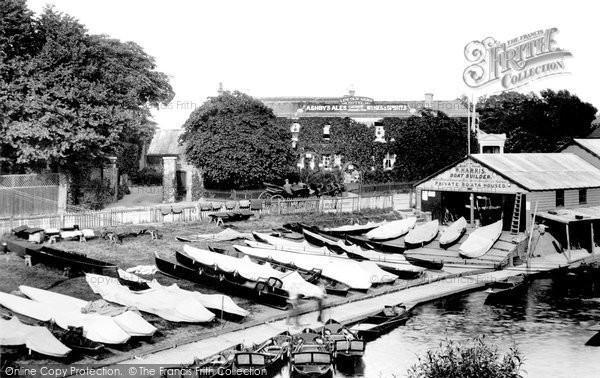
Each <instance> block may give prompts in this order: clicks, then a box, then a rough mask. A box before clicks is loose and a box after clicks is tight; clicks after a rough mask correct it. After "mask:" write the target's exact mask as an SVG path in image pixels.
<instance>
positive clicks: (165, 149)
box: [146, 129, 184, 156]
mask: <svg viewBox="0 0 600 378" xmlns="http://www.w3.org/2000/svg"><path fill="white" fill-rule="evenodd" d="M182 133H183V130H182V129H174V130H160V129H159V130H156V132H155V133H154V137H152V142H150V146H149V147H148V153H147V154H146V155H148V156H179V155H181V154H183V153H184V148H183V146H182V145H180V144H179V137H180V136H181V134H182Z"/></svg>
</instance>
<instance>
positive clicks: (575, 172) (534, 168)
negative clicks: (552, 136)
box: [471, 153, 600, 190]
mask: <svg viewBox="0 0 600 378" xmlns="http://www.w3.org/2000/svg"><path fill="white" fill-rule="evenodd" d="M471 156H472V158H473V160H475V161H478V162H480V163H481V164H483V165H485V166H487V167H489V168H490V169H492V170H494V171H496V172H497V173H499V174H501V175H503V176H504V177H506V178H507V179H509V180H511V181H513V182H515V183H517V184H519V185H520V186H522V187H524V188H526V189H528V190H556V189H578V188H597V187H600V170H598V169H597V168H596V167H594V166H593V165H591V164H590V163H588V162H586V161H584V160H583V159H581V158H580V157H579V156H577V155H575V154H569V153H551V154H541V153H540V154H474V155H471Z"/></svg>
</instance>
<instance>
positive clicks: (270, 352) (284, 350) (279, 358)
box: [233, 332, 292, 376]
mask: <svg viewBox="0 0 600 378" xmlns="http://www.w3.org/2000/svg"><path fill="white" fill-rule="evenodd" d="M291 340H292V337H291V336H290V334H289V333H288V332H284V333H282V334H280V335H277V336H275V337H272V338H270V339H269V340H267V341H265V342H263V343H261V344H259V345H255V346H253V347H251V348H248V349H247V350H244V351H240V352H236V353H235V355H234V357H233V369H234V370H236V371H239V370H241V371H255V372H260V373H261V376H271V375H273V374H274V373H276V372H277V371H278V370H279V368H280V367H281V366H282V365H283V364H284V363H285V361H286V360H287V356H288V354H289V352H290V349H291Z"/></svg>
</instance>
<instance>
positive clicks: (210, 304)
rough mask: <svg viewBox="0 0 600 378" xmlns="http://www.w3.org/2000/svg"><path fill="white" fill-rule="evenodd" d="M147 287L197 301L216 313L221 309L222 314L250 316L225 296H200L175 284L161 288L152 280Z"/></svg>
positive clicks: (196, 292) (200, 294) (161, 286)
mask: <svg viewBox="0 0 600 378" xmlns="http://www.w3.org/2000/svg"><path fill="white" fill-rule="evenodd" d="M148 285H149V286H150V288H151V289H154V290H162V291H164V292H165V295H177V296H181V297H182V300H197V301H198V302H200V303H201V304H202V305H203V306H204V307H206V308H210V309H213V310H216V311H220V310H221V309H223V311H224V312H226V313H228V314H233V315H237V316H247V315H248V314H250V312H249V311H246V310H244V309H243V308H241V307H240V306H238V305H237V304H235V302H234V301H233V299H231V297H229V296H227V295H223V294H202V293H200V292H198V291H189V290H184V289H182V288H180V287H179V286H177V284H173V285H171V286H163V285H161V284H160V283H159V282H158V281H156V280H153V281H152V282H150V283H149V284H148Z"/></svg>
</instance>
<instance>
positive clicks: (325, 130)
mask: <svg viewBox="0 0 600 378" xmlns="http://www.w3.org/2000/svg"><path fill="white" fill-rule="evenodd" d="M330 128H331V125H325V126H323V139H325V140H329V139H330V135H329V129H330Z"/></svg>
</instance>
